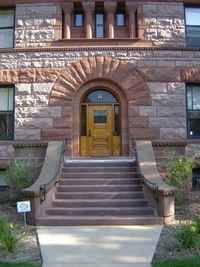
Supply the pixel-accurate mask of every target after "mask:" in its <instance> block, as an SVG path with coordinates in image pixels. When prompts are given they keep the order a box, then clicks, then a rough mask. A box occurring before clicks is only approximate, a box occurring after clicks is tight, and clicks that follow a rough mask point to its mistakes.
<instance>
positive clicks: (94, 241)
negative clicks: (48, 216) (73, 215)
mask: <svg viewBox="0 0 200 267" xmlns="http://www.w3.org/2000/svg"><path fill="white" fill-rule="evenodd" d="M161 229H162V226H160V225H159V226H116V227H115V226H113V227H112V226H108V227H104V226H102V227H39V228H38V237H39V242H40V245H41V252H42V257H43V267H150V266H151V265H150V262H151V260H152V257H153V254H154V251H155V248H156V244H157V241H158V239H159V236H160V232H161Z"/></svg>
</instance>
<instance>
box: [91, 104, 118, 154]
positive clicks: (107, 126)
mask: <svg viewBox="0 0 200 267" xmlns="http://www.w3.org/2000/svg"><path fill="white" fill-rule="evenodd" d="M87 136H88V152H89V155H90V156H110V155H112V150H113V148H112V137H113V109H112V105H102V106H100V105H97V106H88V127H87Z"/></svg>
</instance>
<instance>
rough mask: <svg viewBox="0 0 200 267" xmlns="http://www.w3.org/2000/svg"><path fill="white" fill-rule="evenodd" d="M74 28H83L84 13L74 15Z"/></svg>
mask: <svg viewBox="0 0 200 267" xmlns="http://www.w3.org/2000/svg"><path fill="white" fill-rule="evenodd" d="M74 26H75V27H82V26H83V14H82V13H75V14H74Z"/></svg>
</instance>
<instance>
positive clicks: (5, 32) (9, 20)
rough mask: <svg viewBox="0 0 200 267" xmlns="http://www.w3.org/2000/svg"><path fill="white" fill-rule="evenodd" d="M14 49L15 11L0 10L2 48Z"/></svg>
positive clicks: (0, 46) (0, 44)
mask: <svg viewBox="0 0 200 267" xmlns="http://www.w3.org/2000/svg"><path fill="white" fill-rule="evenodd" d="M12 47H14V9H2V10H0V48H12Z"/></svg>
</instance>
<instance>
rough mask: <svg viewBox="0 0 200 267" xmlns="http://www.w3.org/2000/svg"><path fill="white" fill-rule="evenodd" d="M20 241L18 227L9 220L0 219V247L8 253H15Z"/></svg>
mask: <svg viewBox="0 0 200 267" xmlns="http://www.w3.org/2000/svg"><path fill="white" fill-rule="evenodd" d="M18 241H19V238H18V235H17V231H16V226H14V225H13V224H10V223H9V222H8V221H7V219H5V218H0V245H1V247H2V248H3V249H4V250H5V251H6V252H7V253H8V252H9V253H13V252H14V250H15V248H16V245H17V243H18Z"/></svg>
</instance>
